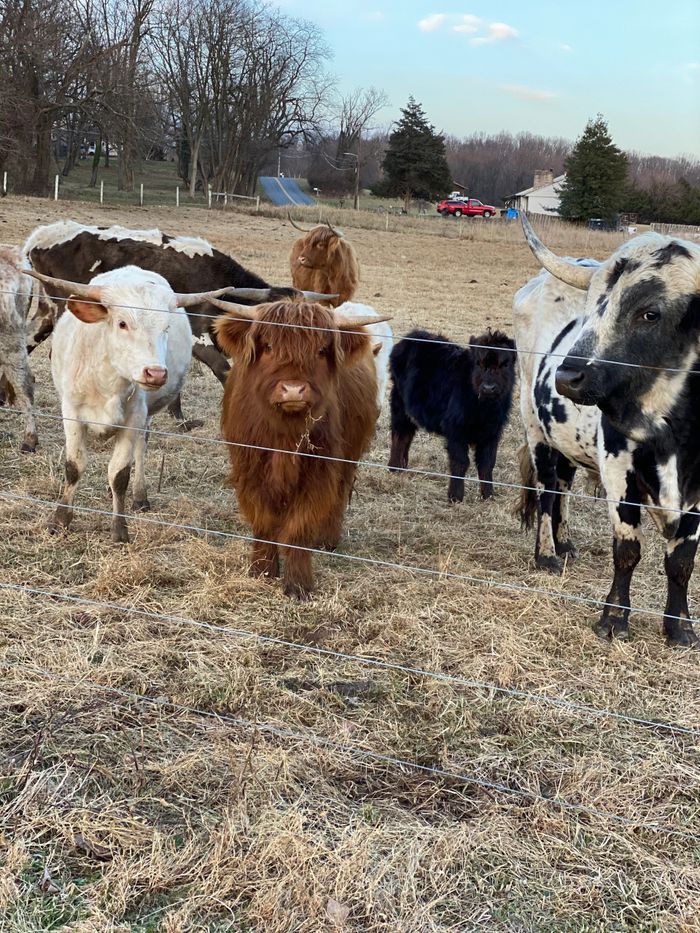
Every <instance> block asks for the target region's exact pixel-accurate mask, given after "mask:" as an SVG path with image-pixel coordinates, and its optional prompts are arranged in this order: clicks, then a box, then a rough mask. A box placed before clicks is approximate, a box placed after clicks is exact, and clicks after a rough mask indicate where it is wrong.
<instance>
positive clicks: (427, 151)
mask: <svg viewBox="0 0 700 933" xmlns="http://www.w3.org/2000/svg"><path fill="white" fill-rule="evenodd" d="M401 114H402V116H401V119H400V120H399V121H398V123H397V125H396V129H395V130H394V132H393V133H392V134H391V136H390V137H389V148H388V149H387V153H386V155H385V157H384V161H383V162H382V168H383V169H384V179H383V180H382V181H381V182H380V184H379V185H376V186H375V188H374V189H373V190H374V193H375V194H380V195H385V196H386V197H402V198H403V199H404V204H405V207H406V210H408V207H409V205H410V203H411V198H413V197H418V198H426V199H432V198H436V197H440V196H443V195H446V194H448V193H449V191H450V188H451V186H452V176H451V174H450V169H449V167H448V165H447V159H446V158H445V137H444V136H441V135H440V134H439V133H436V132H435V127H434V126H431V124H430V123H428V120H427V117H426V115H425V113H424V112H423V108H422V107H421V105H420V104H419V103H417V102H416V101H415V100H414V99H413V97H409V99H408V104H407V106H406V107H405V108H404V109H403V110H402V111H401Z"/></svg>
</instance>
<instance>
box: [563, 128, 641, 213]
mask: <svg viewBox="0 0 700 933" xmlns="http://www.w3.org/2000/svg"><path fill="white" fill-rule="evenodd" d="M564 164H565V169H566V181H565V182H564V184H563V185H562V187H561V203H560V206H559V214H560V215H561V216H562V217H566V218H567V219H568V220H588V219H589V218H591V217H602V218H603V219H604V220H613V219H614V217H615V214H616V213H617V212H618V211H619V210H620V208H621V207H622V204H623V201H624V193H625V179H626V177H627V167H628V163H627V156H626V155H625V154H624V152H622V151H621V150H620V149H618V148H617V146H616V145H615V144H614V143H613V141H612V139H611V137H610V133H609V132H608V124H607V123H606V122H605V120H604V119H603V116H602V114H600V113H599V114H598V116H597V117H596V118H595V119H594V120H589V121H588V123H587V124H586V129H585V130H584V131H583V135H582V136H581V138H580V139H579V140H577V142H576V145H575V146H574V148H573V149H572V150H571V154H570V155H569V156H568V158H567V159H566V162H565V163H564Z"/></svg>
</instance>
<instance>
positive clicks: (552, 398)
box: [514, 225, 700, 647]
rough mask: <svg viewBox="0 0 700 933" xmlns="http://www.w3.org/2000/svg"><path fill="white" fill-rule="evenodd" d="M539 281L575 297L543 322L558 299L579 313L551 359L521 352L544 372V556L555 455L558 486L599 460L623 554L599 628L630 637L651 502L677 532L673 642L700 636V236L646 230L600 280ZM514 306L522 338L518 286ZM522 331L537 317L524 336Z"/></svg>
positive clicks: (658, 522) (668, 567)
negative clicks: (695, 578) (695, 239)
mask: <svg viewBox="0 0 700 933" xmlns="http://www.w3.org/2000/svg"><path fill="white" fill-rule="evenodd" d="M526 233H528V241H529V243H530V245H531V247H532V248H533V251H535V253H536V255H538V256H539V258H540V259H541V261H543V264H544V265H545V267H546V268H548V269H550V270H551V271H552V272H554V274H555V275H556V276H557V278H558V279H562V280H563V281H571V279H570V278H569V272H568V271H567V266H568V269H571V268H572V265H571V264H570V263H567V262H565V261H563V260H562V259H560V258H559V257H556V256H554V254H552V253H549V251H548V250H546V248H545V247H543V246H542V244H541V243H539V241H538V240H537V238H536V237H535V236H534V234H532V232H531V231H529V232H528V229H527V225H526ZM547 254H548V255H547ZM579 270H580V267H579ZM537 278H538V279H539V280H540V284H541V286H542V288H545V289H547V290H548V297H549V298H552V296H553V294H554V292H555V291H556V290H560V292H561V297H562V299H563V300H562V301H561V302H556V300H554V299H553V298H552V303H551V304H550V303H546V304H543V305H541V307H540V312H541V313H542V318H541V319H540V323H541V325H542V327H543V328H545V327H546V328H549V327H550V324H551V323H552V320H553V319H554V318H556V317H557V314H558V312H557V311H556V310H554V309H556V308H557V305H559V306H562V307H566V309H567V312H566V315H565V316H568V319H569V320H568V321H566V322H563V327H562V328H561V329H560V338H561V339H559V342H558V344H557V343H556V338H555V339H553V341H552V345H551V346H550V348H549V351H550V353H552V356H551V357H545V359H544V361H543V362H540V361H539V360H538V359H537V358H536V357H533V359H532V360H531V362H530V363H529V364H528V363H527V362H526V361H524V357H523V355H521V354H520V353H519V357H520V359H521V360H523V362H524V364H525V365H529V366H530V367H531V368H532V369H535V370H537V372H536V374H535V375H534V378H532V383H533V388H532V393H531V398H532V402H531V404H530V405H527V404H526V403H525V402H524V403H523V417H524V420H525V426H526V431H527V435H528V446H529V449H530V452H531V456H532V458H533V461H534V467H535V470H536V473H537V488H538V491H540V496H539V499H540V505H539V513H540V516H541V519H540V529H538V558H540V559H539V561H538V562H539V563H540V565H541V566H546V563H544V562H543V560H542V558H543V557H550V556H552V555H551V554H545V553H543V546H542V540H541V537H540V531H541V529H542V526H543V525H544V524H545V523H544V515H545V514H546V503H545V501H544V500H545V497H546V491H547V490H548V489H550V488H552V486H551V483H552V477H551V469H550V470H549V472H548V467H551V462H552V461H554V463H555V472H556V484H557V488H559V489H563V488H564V487H565V485H566V483H567V477H568V472H567V470H568V471H573V468H574V467H575V466H578V465H581V466H585V467H586V468H587V469H588V470H589V471H590V472H592V473H595V472H596V470H597V472H598V473H599V475H600V478H601V480H602V483H603V486H604V487H605V491H606V496H607V498H608V500H609V511H610V518H611V521H612V526H613V562H614V576H613V581H612V586H611V588H610V591H609V593H608V595H607V598H606V603H608V605H606V606H605V608H604V610H603V613H602V616H601V618H600V620H599V621H598V622H597V624H596V626H595V629H596V631H597V633H598V634H599V635H601V636H603V637H621V638H626V637H627V635H628V625H629V614H630V584H631V580H632V575H633V572H634V569H635V567H636V566H637V564H638V563H639V559H640V556H641V543H642V532H641V513H642V508H643V507H645V508H646V509H647V510H648V512H649V515H650V517H651V519H652V521H653V523H654V524H655V526H656V528H657V529H658V531H659V532H660V533H661V534H662V535H663V536H664V538H665V539H666V555H665V561H664V563H665V571H666V577H667V600H666V607H665V610H664V620H663V628H664V632H665V635H666V637H667V639H668V641H669V643H670V644H674V645H679V646H683V647H697V646H698V643H699V640H698V632H697V630H696V626H695V624H694V622H693V620H692V619H691V618H690V612H689V608H688V583H689V581H690V577H691V574H692V571H693V565H694V561H695V552H696V549H697V544H698V526H699V524H700V514H698V511H697V510H698V506H699V505H700V350H699V344H700V247H698V246H697V245H696V244H693V243H690V242H685V241H682V240H678V239H674V238H669V237H663V236H660V235H658V234H654V233H647V234H644V235H642V236H639V237H635V238H634V239H632V240H630V241H628V242H627V243H625V244H624V245H623V246H621V247H619V248H618V249H617V250H616V251H615V252H614V253H613V254H612V256H611V257H610V258H609V259H608V260H607V261H606V262H604V263H602V264H600V265H595V264H592V265H591V266H590V271H589V272H588V273H587V278H588V281H587V282H582V281H581V276H580V274H579V273H574V274H572V278H574V279H575V280H576V283H577V284H576V287H575V288H572V287H571V286H570V285H568V284H566V285H565V284H562V282H561V281H557V280H556V279H554V278H553V277H552V276H551V275H549V274H548V273H540V276H538V277H537ZM535 281H537V280H533V282H535ZM530 285H532V283H530ZM525 288H526V289H527V288H528V286H526V287H525ZM524 291H525V289H522V290H521V292H520V293H518V294H519V295H522V292H524ZM514 314H515V318H516V342H517V339H518V327H519V325H518V318H519V306H518V296H516V302H515V304H514ZM531 323H532V322H531ZM558 323H562V322H561V320H560V321H559V322H558ZM567 325H568V326H569V327H570V329H568V331H567ZM552 329H553V328H552ZM523 331H524V332H527V327H524V328H523V329H522V330H521V338H522V336H523ZM563 331H567V332H566V333H563ZM555 344H556V345H555ZM518 349H519V351H521V349H522V348H521V347H520V345H519V346H518ZM554 353H556V354H557V356H556V357H555V356H554V355H553V354H554ZM559 354H564V358H563V359H562V358H561V357H560V356H559ZM630 364H631V365H630ZM521 365H522V364H521ZM540 367H541V374H540V372H539V370H540ZM538 400H539V401H538ZM526 416H527V417H526ZM562 458H564V459H565V465H564V466H563V467H562V465H561V461H562ZM568 485H569V486H570V481H569V483H568ZM555 498H557V499H565V498H566V497H560V496H557V497H555ZM552 528H553V532H554V548H555V552H557V551H558V553H559V554H562V553H566V542H565V541H564V540H563V538H562V531H561V522H560V524H559V527H558V528H557V523H556V519H555V518H553V519H552ZM570 548H571V545H570V544H569V549H570ZM554 556H556V553H555V555H554Z"/></svg>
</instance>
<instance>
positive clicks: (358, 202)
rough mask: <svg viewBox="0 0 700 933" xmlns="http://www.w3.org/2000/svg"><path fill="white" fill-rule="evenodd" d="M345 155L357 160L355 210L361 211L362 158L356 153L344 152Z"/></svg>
mask: <svg viewBox="0 0 700 933" xmlns="http://www.w3.org/2000/svg"><path fill="white" fill-rule="evenodd" d="M343 155H346V156H351V158H353V159H354V160H355V196H354V201H353V208H354V209H355V210H356V211H359V209H360V157H359V156H358V155H357V153H355V152H344V153H343Z"/></svg>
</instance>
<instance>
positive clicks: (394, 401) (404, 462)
mask: <svg viewBox="0 0 700 933" xmlns="http://www.w3.org/2000/svg"><path fill="white" fill-rule="evenodd" d="M390 406H391V453H390V454H389V469H390V470H392V472H393V471H396V470H402V469H403V470H405V469H406V467H407V466H408V453H409V451H410V449H411V444H412V443H413V438H414V437H415V436H416V426H415V424H414V423H413V422H412V421H411V419H410V418H409V417H408V415H407V414H406V410H405V408H404V405H403V401H402V399H401V396H400V395H399V392H398V390H397V388H396V386H395V385H393V386H392V387H391V397H390Z"/></svg>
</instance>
